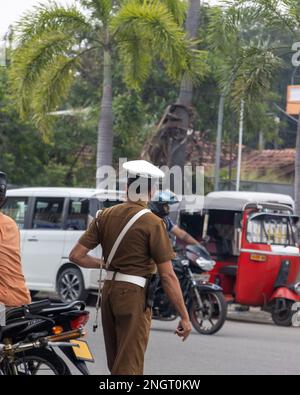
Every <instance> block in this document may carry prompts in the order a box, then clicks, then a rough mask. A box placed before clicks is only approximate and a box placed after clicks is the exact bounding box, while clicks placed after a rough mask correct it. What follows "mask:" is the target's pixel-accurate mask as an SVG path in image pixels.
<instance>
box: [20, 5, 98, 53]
mask: <svg viewBox="0 0 300 395" xmlns="http://www.w3.org/2000/svg"><path fill="white" fill-rule="evenodd" d="M45 30H47V31H56V32H66V33H69V34H71V35H72V36H73V35H76V34H77V35H78V34H83V33H85V34H89V33H90V32H91V31H92V30H93V29H92V26H91V24H90V23H89V21H87V19H86V17H85V16H84V15H83V14H82V13H81V12H80V11H79V10H78V9H77V8H76V7H75V6H69V7H62V6H60V5H59V4H57V3H55V2H50V3H49V4H46V5H42V4H39V5H38V6H36V7H34V12H32V11H30V12H28V13H26V14H24V16H23V17H22V18H21V19H20V21H19V22H18V23H16V25H15V31H16V33H17V45H18V46H22V45H25V44H26V42H28V41H29V40H31V39H33V38H34V37H37V36H39V35H41V34H43V33H44V32H45Z"/></svg>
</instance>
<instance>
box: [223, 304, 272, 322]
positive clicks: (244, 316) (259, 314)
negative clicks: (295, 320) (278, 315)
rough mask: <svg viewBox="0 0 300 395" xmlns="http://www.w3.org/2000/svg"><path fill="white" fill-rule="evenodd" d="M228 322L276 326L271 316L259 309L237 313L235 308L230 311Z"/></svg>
mask: <svg viewBox="0 0 300 395" xmlns="http://www.w3.org/2000/svg"><path fill="white" fill-rule="evenodd" d="M227 320H229V321H240V322H249V323H256V324H265V325H274V323H273V320H272V317H271V314H269V313H266V312H265V311H261V310H260V309H257V308H250V310H249V311H247V312H245V311H235V310H234V308H230V307H229V309H228V314H227Z"/></svg>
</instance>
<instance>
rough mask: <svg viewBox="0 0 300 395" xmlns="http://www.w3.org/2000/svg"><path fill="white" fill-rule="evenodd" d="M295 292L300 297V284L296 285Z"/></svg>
mask: <svg viewBox="0 0 300 395" xmlns="http://www.w3.org/2000/svg"><path fill="white" fill-rule="evenodd" d="M294 289H295V292H296V293H297V294H298V295H300V283H297V284H295V285H294Z"/></svg>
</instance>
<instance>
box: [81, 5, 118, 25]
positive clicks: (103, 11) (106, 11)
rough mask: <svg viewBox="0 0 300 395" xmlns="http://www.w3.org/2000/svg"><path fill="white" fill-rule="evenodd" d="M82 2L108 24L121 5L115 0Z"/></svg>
mask: <svg viewBox="0 0 300 395" xmlns="http://www.w3.org/2000/svg"><path fill="white" fill-rule="evenodd" d="M80 3H81V4H82V5H83V6H84V7H85V8H86V9H87V10H89V11H92V15H93V16H94V17H96V18H98V19H99V20H100V21H101V22H102V23H103V24H104V25H107V24H108V22H109V19H110V16H111V14H112V12H113V11H114V10H115V9H116V8H117V7H118V6H119V5H117V4H116V2H115V1H114V0H80ZM118 3H120V2H118Z"/></svg>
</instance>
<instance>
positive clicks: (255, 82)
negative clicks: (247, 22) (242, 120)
mask: <svg viewBox="0 0 300 395" xmlns="http://www.w3.org/2000/svg"><path fill="white" fill-rule="evenodd" d="M238 64H239V67H238V69H237V72H236V75H235V77H234V80H233V83H232V93H231V96H232V99H233V105H234V107H235V108H238V107H239V105H240V101H241V99H248V100H249V99H250V100H252V101H255V100H257V99H259V100H261V99H262V98H263V97H264V96H265V94H266V93H267V92H269V90H270V85H271V83H272V81H273V80H274V79H275V77H276V75H277V72H278V71H279V70H280V68H281V67H283V63H282V60H281V59H280V58H278V57H277V56H275V55H274V53H273V51H271V50H270V49H268V48H265V47H264V46H249V47H247V48H244V49H243V50H242V51H241V54H240V58H239V59H238Z"/></svg>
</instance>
